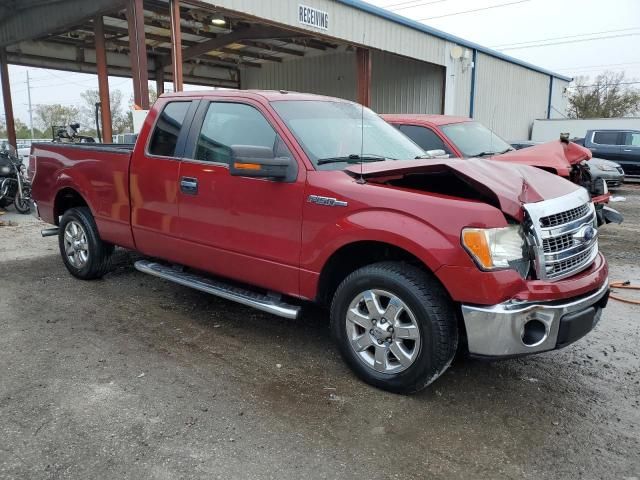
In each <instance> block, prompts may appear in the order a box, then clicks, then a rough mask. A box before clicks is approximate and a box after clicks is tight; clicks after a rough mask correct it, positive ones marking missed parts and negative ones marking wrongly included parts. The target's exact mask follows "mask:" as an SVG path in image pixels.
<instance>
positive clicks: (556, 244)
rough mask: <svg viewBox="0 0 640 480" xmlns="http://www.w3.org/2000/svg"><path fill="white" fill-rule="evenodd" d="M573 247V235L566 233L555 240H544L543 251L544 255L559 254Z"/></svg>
mask: <svg viewBox="0 0 640 480" xmlns="http://www.w3.org/2000/svg"><path fill="white" fill-rule="evenodd" d="M571 246H573V234H572V233H565V234H564V235H560V236H558V237H554V238H545V239H543V240H542V249H543V250H544V253H552V252H559V251H562V250H565V249H567V248H569V247H571Z"/></svg>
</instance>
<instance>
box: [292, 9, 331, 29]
mask: <svg viewBox="0 0 640 480" xmlns="http://www.w3.org/2000/svg"><path fill="white" fill-rule="evenodd" d="M298 21H299V22H300V23H302V24H304V25H309V26H310V27H315V28H321V29H323V30H327V29H328V28H329V14H328V13H327V12H323V11H322V10H318V9H317V8H311V7H307V6H306V5H298Z"/></svg>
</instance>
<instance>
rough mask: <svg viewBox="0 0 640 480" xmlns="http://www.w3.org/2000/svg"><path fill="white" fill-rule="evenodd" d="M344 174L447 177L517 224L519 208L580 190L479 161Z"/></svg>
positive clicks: (383, 165) (426, 162) (523, 169)
mask: <svg viewBox="0 0 640 480" xmlns="http://www.w3.org/2000/svg"><path fill="white" fill-rule="evenodd" d="M345 172H346V173H348V174H349V175H351V176H352V177H354V178H360V176H361V175H362V177H363V178H364V179H365V180H367V181H371V182H376V181H378V182H383V181H385V179H392V178H397V177H400V176H403V175H411V174H429V173H433V174H434V175H442V174H447V173H449V174H452V175H455V176H456V177H457V178H458V179H460V180H462V181H463V182H465V183H466V184H467V185H469V187H471V188H473V189H475V190H476V191H477V192H478V193H481V194H483V195H485V196H487V197H489V198H493V199H495V203H496V205H497V206H499V208H500V209H501V210H502V211H503V212H504V213H505V214H507V215H509V216H511V217H513V218H515V219H517V220H522V218H523V212H522V204H524V203H535V202H540V201H543V200H549V199H552V198H557V197H561V196H563V195H567V194H568V193H571V192H573V191H574V190H576V189H578V188H581V187H579V186H577V185H575V184H573V183H571V182H569V181H568V180H565V179H564V178H562V177H559V176H557V175H554V174H552V173H548V172H545V171H543V170H540V169H539V168H535V167H530V166H527V165H518V164H513V163H506V162H505V163H502V162H500V163H498V162H496V161H494V160H484V159H480V158H470V159H465V160H462V159H418V160H387V161H385V162H372V163H364V164H362V165H354V166H351V167H349V168H347V169H346V170H345ZM443 181H446V178H445V179H443ZM445 191H446V190H445Z"/></svg>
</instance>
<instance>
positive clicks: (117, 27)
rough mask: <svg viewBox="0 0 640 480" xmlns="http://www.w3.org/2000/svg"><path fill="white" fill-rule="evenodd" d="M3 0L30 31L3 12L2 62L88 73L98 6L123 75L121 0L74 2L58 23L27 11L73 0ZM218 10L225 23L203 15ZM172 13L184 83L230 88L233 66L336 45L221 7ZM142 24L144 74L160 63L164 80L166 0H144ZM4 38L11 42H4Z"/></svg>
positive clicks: (125, 39) (113, 69)
mask: <svg viewBox="0 0 640 480" xmlns="http://www.w3.org/2000/svg"><path fill="white" fill-rule="evenodd" d="M9 1H10V2H12V3H13V4H15V5H12V4H9V5H6V4H3V7H2V8H5V9H11V8H18V9H19V10H20V11H21V12H20V13H19V14H18V15H16V11H15V10H13V12H12V15H11V17H12V18H13V22H14V23H15V22H17V19H16V17H19V16H22V17H25V18H23V20H22V21H23V22H24V21H27V22H29V21H31V22H35V25H32V29H31V31H30V32H29V33H27V34H25V32H18V31H17V27H16V25H14V24H11V19H9V20H7V19H5V20H3V21H0V43H4V44H6V45H7V56H8V60H9V63H13V64H17V65H25V66H34V67H42V68H53V69H60V70H69V71H81V72H87V73H95V64H94V62H93V56H94V53H93V52H94V48H95V38H94V25H93V16H94V15H96V14H98V13H99V14H102V15H104V17H103V19H104V31H105V37H106V38H105V43H106V49H107V52H108V53H107V54H108V64H109V65H108V66H109V74H110V75H114V76H127V77H128V76H131V72H130V68H128V65H129V61H128V58H127V57H128V53H129V48H130V45H129V30H128V23H127V18H126V13H125V9H124V6H123V2H122V1H120V2H117V1H116V2H114V1H105V0H96V1H93V0H92V2H86V1H83V3H84V7H85V8H84V9H83V8H80V11H77V12H76V15H73V14H72V15H69V16H67V17H66V24H65V25H61V23H60V20H59V19H55V18H54V19H42V18H40V19H30V18H28V17H29V16H30V13H32V12H34V11H37V10H38V9H39V8H50V7H52V6H55V4H56V3H57V4H59V5H57V7H58V8H59V9H61V10H64V11H67V10H68V8H67V7H68V6H69V3H70V2H71V3H74V2H77V1H78V0H57V1H56V0H53V1H49V2H47V1H44V0H9ZM101 3H104V4H101ZM43 4H46V5H43ZM18 5H19V7H18ZM105 5H110V6H111V8H109V7H105ZM29 9H32V10H31V11H29ZM220 15H222V16H224V19H225V20H226V24H225V25H223V26H216V25H215V24H213V23H212V21H211V20H212V19H213V18H214V17H216V16H220ZM180 17H181V30H182V46H183V59H184V62H183V63H184V72H185V73H184V77H185V81H187V82H188V83H194V84H201V85H210V86H222V87H236V88H237V87H239V67H240V66H243V67H248V68H260V67H261V66H262V65H263V64H264V63H267V62H276V63H280V62H282V61H284V60H285V59H288V58H299V57H304V56H305V55H309V54H314V53H315V54H317V53H321V52H323V51H326V50H334V49H336V48H337V47H338V46H339V44H338V43H336V42H334V41H328V40H326V39H323V38H321V37H320V36H317V35H313V33H302V32H293V31H290V30H287V29H285V28H280V27H274V26H269V25H263V24H256V23H253V22H249V21H247V20H246V19H244V18H243V17H242V16H240V15H237V14H234V13H233V12H229V11H228V10H217V9H215V8H208V7H207V6H202V7H200V6H198V7H195V6H181V8H180ZM7 25H9V27H7ZM52 26H53V27H55V28H51V27H52ZM3 30H4V31H3ZM7 30H9V31H7ZM144 30H145V40H146V42H145V43H146V47H147V55H148V58H149V76H150V78H155V76H156V73H157V70H158V69H163V70H166V73H165V78H166V80H167V81H169V80H170V78H171V73H170V70H171V69H170V64H171V25H170V11H169V2H168V0H144ZM12 32H13V33H12ZM11 39H13V40H18V42H15V41H13V42H12V41H11Z"/></svg>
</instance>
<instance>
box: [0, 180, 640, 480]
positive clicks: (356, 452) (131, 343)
mask: <svg viewBox="0 0 640 480" xmlns="http://www.w3.org/2000/svg"><path fill="white" fill-rule="evenodd" d="M616 195H621V196H624V197H626V201H625V202H619V203H615V204H614V205H613V206H615V207H616V208H618V209H620V210H621V211H622V212H623V213H624V215H625V217H626V221H625V223H624V224H623V225H621V226H607V227H605V228H603V229H602V230H601V238H602V241H601V244H602V247H601V248H602V250H603V251H604V252H605V254H606V255H607V257H608V259H609V261H610V263H611V278H612V280H613V279H615V280H630V281H632V283H635V284H640V261H639V260H640V249H639V248H638V238H640V187H639V186H625V187H624V188H623V189H621V190H619V191H618V192H616ZM17 217H18V216H17V215H14V214H7V215H4V216H0V221H3V220H4V221H8V220H11V221H16V222H17V221H18V220H19V221H20V223H19V225H17V226H8V227H7V226H5V227H0V370H1V374H0V478H2V479H63V478H64V479H93V478H96V479H112V478H113V479H115V478H131V479H142V478H154V479H177V478H185V479H191V478H207V479H214V478H223V479H236V478H237V479H269V478H273V479H300V478H313V479H316V478H318V479H341V478H345V479H347V478H355V477H360V478H370V479H382V478H391V479H393V478H403V479H412V478H431V479H441V478H442V479H457V478H492V479H501V478H519V479H522V478H527V479H529V478H530V479H546V478H584V479H599V478H618V479H627V480H631V479H638V478H640V351H639V350H640V347H639V345H640V342H639V339H640V307H637V306H631V305H626V304H623V303H619V302H616V301H611V302H610V304H609V307H608V308H607V310H606V311H605V313H604V315H603V318H602V321H601V322H600V324H599V326H598V327H597V329H596V330H595V331H594V332H592V333H591V334H590V335H588V336H587V337H586V338H584V339H582V340H580V341H579V342H577V343H575V344H573V345H571V346H569V347H567V348H566V349H564V350H561V351H557V352H551V353H546V354H542V355H539V356H533V357H528V358H523V359H517V360H508V361H502V362H494V363H485V362H480V361H472V360H468V359H465V358H460V359H458V360H456V362H455V363H454V365H453V366H452V368H451V369H450V370H449V371H448V372H447V373H446V374H445V375H443V377H441V378H440V379H439V380H438V381H437V382H436V383H435V384H434V385H432V386H431V387H430V388H429V389H427V390H426V391H424V392H422V393H420V394H418V395H414V396H409V397H407V396H398V395H393V394H389V393H385V392H382V391H379V390H376V389H374V388H371V387H369V386H367V385H365V384H363V383H361V382H360V381H358V380H357V379H355V378H354V376H353V375H352V374H351V373H350V372H349V370H348V369H347V367H346V366H345V365H344V364H343V363H342V361H341V360H340V358H339V357H338V354H337V351H336V348H335V347H334V346H333V345H332V343H331V340H330V335H329V330H328V325H327V321H326V314H325V313H324V312H322V311H319V310H317V309H314V308H311V307H307V308H305V313H304V315H303V317H302V318H301V319H300V320H298V321H291V320H285V319H280V318H277V317H274V316H270V315H267V314H262V313H260V312H256V311H254V310H251V309H248V308H245V307H242V306H239V305H236V304H234V303H230V302H226V301H223V300H219V299H216V298H214V297H211V296H208V295H206V294H204V293H199V292H196V291H193V290H189V289H187V288H183V287H180V286H177V285H173V284H171V283H168V282H165V281H162V280H160V279H157V278H152V277H149V276H145V275H143V274H141V273H138V272H137V271H135V270H134V269H133V268H132V266H131V262H130V260H131V258H130V256H129V254H127V253H126V252H121V253H119V267H118V268H117V269H116V270H115V271H114V272H113V273H111V274H109V275H107V276H106V277H105V278H104V279H103V280H100V281H95V282H81V281H78V280H75V279H73V278H72V277H71V276H70V275H69V274H68V273H67V272H66V270H65V269H64V267H63V265H62V263H61V261H60V259H59V257H58V253H57V243H56V239H55V238H45V239H43V238H40V235H39V230H40V229H41V228H42V225H40V224H38V223H36V222H35V220H30V217H20V218H17ZM638 298H640V297H638Z"/></svg>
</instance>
